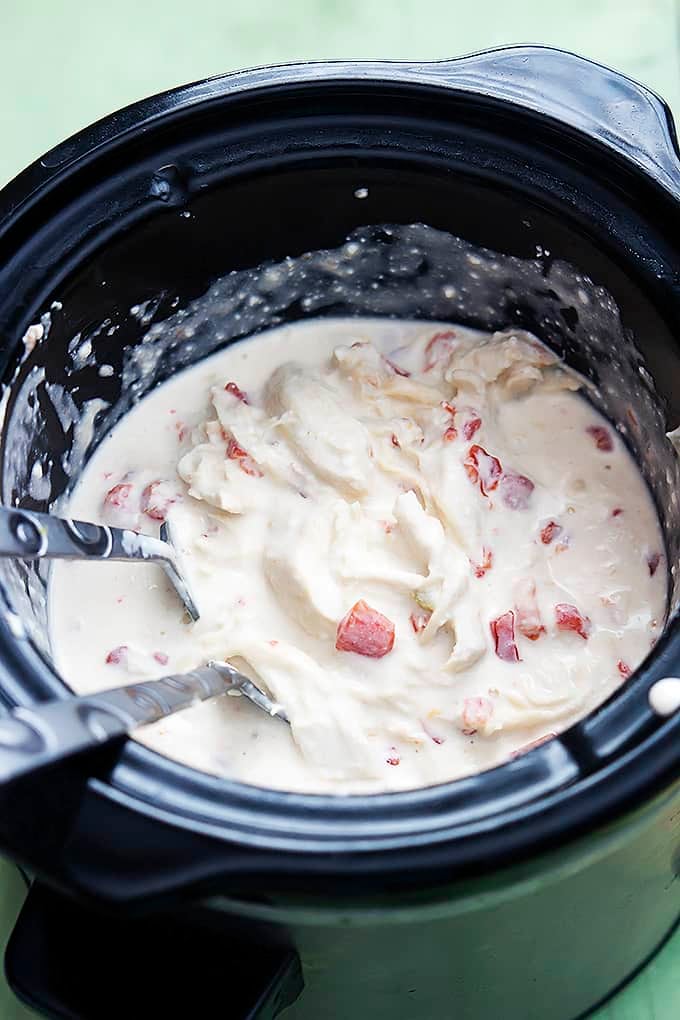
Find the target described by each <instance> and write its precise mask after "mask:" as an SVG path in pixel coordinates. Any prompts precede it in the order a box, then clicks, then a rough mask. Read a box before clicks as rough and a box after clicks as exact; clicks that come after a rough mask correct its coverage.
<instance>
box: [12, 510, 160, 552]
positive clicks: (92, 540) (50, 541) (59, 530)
mask: <svg viewBox="0 0 680 1020" xmlns="http://www.w3.org/2000/svg"><path fill="white" fill-rule="evenodd" d="M0 556H13V557H16V558H17V559H24V560H38V559H43V558H48V559H77V560H83V559H93V560H117V559H123V560H127V559H166V558H170V557H171V556H172V549H171V547H169V546H168V545H167V543H166V542H163V541H161V540H160V539H157V538H153V537H151V536H149V535H138V534H137V533H136V532H134V531H127V530H125V529H123V528H111V527H109V526H108V525H106V524H90V523H89V522H87V521H72V520H69V519H67V518H62V517H54V516H53V515H52V514H43V513H38V512H37V511H36V510H21V509H19V508H14V507H0Z"/></svg>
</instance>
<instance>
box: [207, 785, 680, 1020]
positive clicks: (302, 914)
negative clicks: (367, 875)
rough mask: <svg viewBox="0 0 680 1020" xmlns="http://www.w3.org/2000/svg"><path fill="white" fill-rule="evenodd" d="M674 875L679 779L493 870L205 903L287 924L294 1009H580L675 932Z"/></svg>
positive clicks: (409, 1019) (507, 1019) (558, 1015)
mask: <svg viewBox="0 0 680 1020" xmlns="http://www.w3.org/2000/svg"><path fill="white" fill-rule="evenodd" d="M679 875H680V784H678V783H676V784H674V785H673V786H672V787H671V788H670V789H669V790H667V791H666V792H665V793H664V794H663V795H661V796H659V797H657V798H656V799H655V800H653V801H652V802H650V803H649V804H648V805H646V806H645V807H644V809H642V810H639V811H637V812H635V813H633V814H631V815H629V816H628V817H626V818H625V819H624V820H622V821H620V822H619V823H617V824H615V825H611V826H609V827H607V828H605V829H602V830H601V831H599V832H597V833H596V834H593V835H590V836H588V837H586V838H583V839H581V840H579V841H577V842H576V843H574V844H570V845H569V846H565V847H564V848H562V849H557V850H554V851H552V852H551V853H548V854H544V855H542V856H541V857H539V858H537V859H535V860H533V861H531V862H526V863H523V864H518V865H514V866H513V865H512V864H511V863H510V862H509V866H508V867H507V868H505V869H502V870H501V871H498V872H496V873H494V874H493V875H490V876H488V877H485V878H479V879H474V880H468V881H465V882H461V883H456V884H453V885H451V886H448V887H441V888H438V889H436V890H425V889H424V890H423V891H422V892H417V893H411V894H409V895H405V894H403V893H402V894H400V895H398V896H389V895H385V896H383V897H381V898H370V897H359V896H357V897H356V898H353V897H350V896H348V897H346V898H345V899H343V900H339V901H336V902H333V901H332V900H329V901H327V902H325V903H324V904H323V905H320V903H319V898H318V897H316V896H315V897H312V896H310V897H309V899H308V900H305V899H304V898H301V897H300V896H294V897H293V896H291V897H286V898H284V897H277V898H275V900H274V901H273V902H271V903H270V904H268V905H263V904H262V903H253V902H248V901H245V900H242V901H240V900H237V899H233V898H226V897H215V898H212V899H211V900H209V901H208V903H207V905H208V906H209V907H210V908H211V909H212V910H216V911H220V912H222V913H224V914H226V915H229V916H231V917H234V916H240V917H243V918H247V919H249V920H250V921H261V922H268V923H271V924H274V925H276V926H278V927H279V928H280V929H282V930H284V931H286V932H287V933H288V935H289V936H290V939H291V940H292V943H293V944H294V946H295V948H296V949H297V951H298V953H299V956H300V960H301V963H302V970H303V978H304V989H303V991H302V993H301V995H300V996H299V998H298V999H297V1001H296V1002H295V1003H294V1004H293V1005H292V1006H290V1007H289V1008H288V1009H286V1010H284V1012H283V1014H282V1016H284V1017H285V1020H320V1018H322V1017H323V1018H324V1020H355V1018H356V1017H357V1016H361V1017H370V1018H371V1020H435V1018H437V1020H449V1018H450V1020H454V1018H455V1020H575V1018H576V1017H580V1016H581V1015H583V1014H585V1013H586V1012H588V1011H589V1010H590V1009H591V1008H593V1007H594V1006H595V1005H597V1004H598V1003H600V1002H601V1001H602V1000H604V999H605V998H607V997H608V996H609V995H611V994H612V993H613V992H614V991H615V990H616V989H617V988H618V987H619V986H620V985H621V984H622V983H624V982H625V981H627V980H628V979H629V978H631V977H632V976H633V975H634V974H635V973H636V971H637V970H638V969H639V968H640V966H642V965H643V964H644V962H645V961H646V960H647V959H648V958H649V956H650V955H651V954H652V953H654V951H655V950H656V949H657V948H658V946H659V945H660V944H661V943H662V942H663V940H664V939H665V937H666V936H667V935H668V934H669V933H670V931H671V930H672V928H673V926H674V925H675V923H676V921H677V920H678V918H679V917H680V881H678V877H679ZM225 920H226V918H225Z"/></svg>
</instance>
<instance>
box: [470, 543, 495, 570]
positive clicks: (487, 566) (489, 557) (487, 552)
mask: <svg viewBox="0 0 680 1020" xmlns="http://www.w3.org/2000/svg"><path fill="white" fill-rule="evenodd" d="M470 562H471V563H472V569H473V571H474V574H475V577H484V575H485V574H486V572H487V570H491V568H492V566H493V552H492V550H491V549H487V548H486V546H484V548H483V549H482V562H481V563H474V562H473V561H472V560H470Z"/></svg>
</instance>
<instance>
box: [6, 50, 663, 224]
mask: <svg viewBox="0 0 680 1020" xmlns="http://www.w3.org/2000/svg"><path fill="white" fill-rule="evenodd" d="M539 57H540V58H542V59H543V58H546V59H551V58H552V59H554V60H557V61H560V62H567V63H571V64H572V67H571V68H570V70H571V71H573V72H575V71H576V65H580V66H581V67H582V68H592V69H596V70H597V71H598V72H600V73H601V74H602V75H603V76H604V77H608V78H609V79H610V80H615V81H616V82H617V84H619V85H621V84H624V83H625V86H626V89H627V97H626V98H628V99H629V100H630V98H631V97H632V96H636V97H637V98H638V99H642V100H643V101H644V102H645V104H646V108H645V109H643V111H642V113H643V116H642V117H640V118H639V119H640V121H641V124H642V128H641V138H642V139H643V140H644V141H645V142H646V144H645V145H643V146H642V148H641V149H640V148H639V147H636V142H637V141H639V139H632V140H631V141H630V142H627V141H626V139H625V136H624V135H621V134H619V135H618V136H617V137H609V138H604V137H603V129H604V128H605V127H606V126H607V125H606V124H605V123H604V122H603V121H602V120H601V118H600V117H599V114H598V112H597V111H596V110H594V109H591V110H588V111H587V113H588V116H587V117H586V118H583V117H582V116H577V117H576V119H575V121H574V122H573V123H572V126H575V127H576V128H577V130H580V131H582V132H585V133H587V134H589V136H590V140H591V141H594V140H595V141H599V142H605V144H608V146H609V148H610V150H611V151H613V152H618V154H619V155H623V156H624V158H626V159H628V160H629V161H631V162H633V163H635V165H636V166H637V168H638V169H641V170H643V171H644V172H645V173H647V174H649V175H650V176H651V177H652V178H654V179H656V180H657V182H658V183H660V184H662V186H663V187H664V188H666V190H669V191H670V192H671V193H672V194H674V195H675V196H676V197H677V196H680V175H679V174H678V170H679V163H678V161H679V160H680V145H679V143H678V139H677V134H676V130H675V125H674V121H673V117H672V115H671V113H670V110H669V108H668V106H667V104H666V103H665V101H664V100H663V99H662V98H661V97H660V96H658V95H657V94H656V93H655V92H653V91H652V90H650V89H649V88H647V87H646V86H643V85H641V84H639V83H638V82H636V81H635V80H634V79H632V78H629V77H628V76H627V75H624V74H622V73H621V72H618V71H613V70H612V69H611V68H609V67H607V66H606V65H605V64H601V63H599V62H597V61H593V60H589V59H588V58H585V57H582V56H580V55H578V54H576V53H573V52H571V51H569V50H563V49H560V48H558V47H552V46H543V45H535V44H532V45H527V46H514V45H508V46H499V47H493V48H491V49H486V50H484V49H482V50H475V51H473V52H471V53H469V54H465V55H463V56H458V57H453V58H444V59H441V60H434V61H424V62H413V61H406V60H319V61H304V62H289V63H284V64H273V65H266V64H263V65H257V66H255V67H252V68H245V69H242V70H237V71H231V72H228V73H226V74H221V75H213V76H212V77H210V78H204V79H200V80H198V81H195V82H190V83H187V84H184V85H180V86H177V87H176V88H173V89H168V90H166V91H164V92H160V93H157V94H156V95H153V96H149V97H147V98H144V99H141V100H139V101H137V102H135V103H131V104H130V105H129V106H126V107H123V108H122V109H121V110H118V111H116V112H115V113H112V114H109V115H108V116H106V117H103V118H101V119H100V120H98V121H95V122H94V123H93V124H91V125H89V126H87V127H85V128H83V129H82V130H81V131H78V132H76V133H75V134H74V135H72V136H70V137H69V138H67V139H65V140H64V141H63V142H60V143H58V144H57V145H56V146H54V147H53V148H52V149H50V150H49V151H48V152H47V153H45V154H44V155H43V156H42V157H40V158H39V159H37V160H35V161H34V162H33V163H32V164H30V165H29V166H28V167H27V168H26V169H24V170H23V171H21V172H20V173H19V174H18V175H17V176H16V177H14V178H13V179H12V180H11V181H9V182H8V183H7V184H6V185H5V186H4V187H3V188H2V189H1V190H0V236H1V235H2V232H3V228H4V226H5V221H6V220H7V219H8V218H10V217H11V218H14V217H15V216H17V215H19V213H20V212H22V211H23V207H24V206H25V205H26V204H27V203H30V200H31V199H32V198H33V196H34V195H35V193H36V192H38V191H44V190H45V189H46V188H48V187H50V186H51V185H52V184H53V183H55V182H56V181H57V180H58V178H59V177H60V176H61V175H62V174H63V173H66V172H69V171H71V170H72V169H73V168H74V167H75V165H76V164H78V163H80V162H81V161H82V160H84V159H85V158H86V157H93V156H96V155H97V152H98V150H99V149H100V148H102V147H105V146H108V145H111V144H112V143H118V142H120V141H123V140H124V139H125V137H126V136H127V135H128V133H129V132H130V131H138V130H139V129H140V127H142V126H144V127H145V128H146V127H149V128H150V127H151V126H152V125H153V124H154V122H157V121H160V120H162V119H164V118H167V117H169V116H170V115H172V114H174V113H184V112H186V111H190V110H191V109H192V108H195V107H197V106H199V105H200V104H202V103H207V102H210V101H211V100H219V99H224V97H225V96H226V95H227V94H229V95H230V96H238V95H243V94H246V93H254V92H258V91H261V90H267V89H270V88H272V87H276V86H281V85H284V84H285V85H303V86H313V85H314V84H321V83H337V84H340V83H342V82H354V83H357V82H359V83H361V82H366V83H370V82H372V83H377V84H385V85H389V84H403V85H414V86H417V85H421V86H426V85H427V86H435V87H439V88H441V89H443V90H445V91H448V92H449V93H454V92H456V91H462V92H464V93H467V94H471V93H473V92H474V84H472V83H471V82H470V81H468V82H465V81H464V80H451V78H448V79H447V77H446V75H447V74H451V73H455V72H457V71H460V70H461V69H462V68H464V67H465V66H466V65H467V66H470V65H473V64H474V63H475V62H476V61H481V62H482V64H481V67H482V72H483V73H484V72H485V71H486V70H487V69H488V70H491V65H492V63H493V62H496V63H500V65H501V69H500V71H496V72H495V80H494V82H493V86H492V88H491V89H490V90H489V92H488V95H490V96H492V97H495V98H500V99H501V100H502V101H503V102H505V103H508V104H511V105H513V104H514V105H515V106H518V107H521V108H522V109H524V110H527V109H528V110H531V109H536V103H535V100H536V97H533V99H534V102H533V104H532V102H528V101H527V96H523V95H522V94H521V89H519V90H518V89H517V85H516V82H514V81H513V80H512V78H511V76H510V75H508V68H507V67H504V66H503V64H504V63H507V61H508V60H510V61H512V60H515V61H519V62H521V63H522V64H526V63H527V59H528V60H530V61H536V59H537V58H539ZM574 76H575V77H577V76H576V75H574ZM506 77H507V85H506V86H505V87H503V85H502V84H499V82H503V80H504V78H506ZM479 84H480V81H479V78H477V85H478V86H479ZM540 100H541V106H540V113H541V116H542V117H544V118H546V119H550V118H552V119H555V120H556V122H557V123H560V122H561V121H560V113H562V114H564V113H565V112H567V111H566V110H565V108H561V109H560V102H559V100H558V98H557V97H555V96H551V95H549V93H548V92H547V91H546V92H545V93H544V94H542V95H541V96H540ZM570 112H576V113H577V114H580V113H583V112H584V111H578V110H576V111H570ZM638 112H639V111H638ZM638 157H645V158H638Z"/></svg>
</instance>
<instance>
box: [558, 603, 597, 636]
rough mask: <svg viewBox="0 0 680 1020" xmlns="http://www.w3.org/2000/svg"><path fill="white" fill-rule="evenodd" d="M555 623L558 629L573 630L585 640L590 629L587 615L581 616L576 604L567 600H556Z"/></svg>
mask: <svg viewBox="0 0 680 1020" xmlns="http://www.w3.org/2000/svg"><path fill="white" fill-rule="evenodd" d="M555 623H556V624H557V629H558V630H573V631H574V632H575V633H576V634H578V635H579V636H580V637H582V638H583V640H584V641H585V640H587V638H588V635H589V634H590V631H591V629H592V625H591V622H590V620H589V618H588V617H587V616H583V615H582V614H581V613H580V612H579V611H578V609H577V608H576V606H572V605H571V604H570V603H569V602H558V603H557V605H556V606H555Z"/></svg>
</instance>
